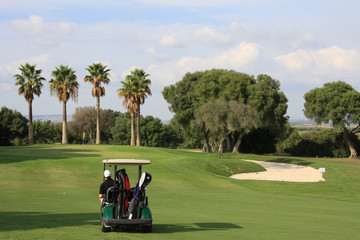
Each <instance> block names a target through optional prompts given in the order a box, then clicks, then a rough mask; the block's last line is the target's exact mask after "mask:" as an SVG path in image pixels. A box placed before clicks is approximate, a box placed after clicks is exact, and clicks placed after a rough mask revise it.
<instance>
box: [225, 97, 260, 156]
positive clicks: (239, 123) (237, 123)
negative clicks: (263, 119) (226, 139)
mask: <svg viewBox="0 0 360 240" xmlns="http://www.w3.org/2000/svg"><path fill="white" fill-rule="evenodd" d="M228 124H229V130H230V131H231V134H232V135H234V134H235V132H237V134H238V137H237V140H236V143H235V145H234V147H233V152H236V153H239V147H240V144H241V140H242V138H243V137H244V135H245V134H247V133H249V132H250V131H251V130H252V129H254V128H257V127H258V126H259V125H260V117H259V114H258V113H257V112H256V111H255V110H254V109H253V108H252V107H250V106H248V105H245V104H243V103H237V102H235V101H230V102H229V113H228Z"/></svg>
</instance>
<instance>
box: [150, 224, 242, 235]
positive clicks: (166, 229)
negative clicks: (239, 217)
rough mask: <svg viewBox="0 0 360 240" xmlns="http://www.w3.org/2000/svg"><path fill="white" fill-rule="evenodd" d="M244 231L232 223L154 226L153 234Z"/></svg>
mask: <svg viewBox="0 0 360 240" xmlns="http://www.w3.org/2000/svg"><path fill="white" fill-rule="evenodd" d="M229 229H242V227H241V226H238V225H236V224H232V223H215V222H212V223H193V224H154V225H153V229H152V232H153V233H176V232H197V231H211V230H229Z"/></svg>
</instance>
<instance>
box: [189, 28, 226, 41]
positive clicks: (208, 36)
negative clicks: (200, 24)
mask: <svg viewBox="0 0 360 240" xmlns="http://www.w3.org/2000/svg"><path fill="white" fill-rule="evenodd" d="M194 36H195V37H196V38H198V39H200V40H201V41H203V42H206V43H210V44H213V45H224V44H227V43H229V41H230V36H228V35H225V34H222V33H219V32H216V31H215V30H214V29H212V28H210V27H204V28H201V29H197V30H196V31H195V33H194Z"/></svg>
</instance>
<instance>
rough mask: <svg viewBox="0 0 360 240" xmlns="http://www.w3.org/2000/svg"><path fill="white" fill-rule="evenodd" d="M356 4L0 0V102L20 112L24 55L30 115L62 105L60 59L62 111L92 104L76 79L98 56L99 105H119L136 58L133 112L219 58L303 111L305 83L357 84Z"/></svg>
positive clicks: (291, 110)
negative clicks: (70, 84)
mask: <svg viewBox="0 0 360 240" xmlns="http://www.w3.org/2000/svg"><path fill="white" fill-rule="evenodd" d="M359 9H360V1H357V0H356V1H355V0H342V1H340V0H339V1H335V0H301V1H298V0H272V1H269V0H221V1H219V0H192V1H190V0H103V1H101V0H71V1H68V0H51V1H50V0H31V1H28V0H11V1H10V0H0V31H1V35H0V36H1V37H0V106H6V107H7V108H10V109H14V110H17V111H19V112H21V113H22V114H23V115H27V114H28V104H27V102H26V101H25V99H24V97H23V96H22V95H18V93H17V89H18V87H17V86H15V79H14V77H13V76H14V75H15V74H17V73H20V71H19V69H18V68H19V67H20V65H21V64H25V63H30V64H36V65H37V68H39V69H42V76H43V77H44V78H45V79H46V80H47V82H44V86H43V88H42V94H41V96H40V97H35V99H34V101H33V115H50V114H62V104H61V103H60V102H59V101H58V99H57V97H56V96H52V95H50V90H49V84H48V81H49V80H50V79H51V72H52V71H53V70H54V69H55V67H58V66H59V65H60V64H63V65H68V66H70V67H71V68H73V69H74V70H75V71H76V75H77V78H78V82H79V83H80V87H79V98H78V101H77V102H73V101H69V102H68V103H67V113H68V114H69V115H71V114H73V113H74V112H75V109H76V108H78V107H83V106H95V104H96V99H95V98H93V97H92V96H91V89H92V85H91V84H90V83H85V82H84V81H83V79H84V77H85V75H86V74H87V71H86V70H85V69H86V68H87V67H88V66H89V65H92V64H93V63H95V62H101V63H103V64H106V65H107V66H108V68H109V69H111V71H110V83H109V84H108V85H105V92H106V95H105V96H104V97H102V98H101V100H100V106H101V108H103V109H112V110H115V111H120V112H125V111H126V109H125V108H124V107H123V106H122V100H121V99H120V98H119V97H118V95H117V89H119V88H120V87H122V84H121V81H124V80H125V77H126V75H128V74H129V73H130V71H131V70H133V69H135V68H136V67H138V68H143V69H144V70H145V71H146V72H147V73H148V74H149V75H150V76H149V78H150V79H151V81H152V84H151V86H150V87H151V91H152V96H149V97H148V98H147V99H146V101H145V104H144V105H142V108H141V109H142V110H141V111H142V114H143V115H152V116H154V117H158V118H160V119H162V120H164V121H167V120H170V119H171V118H172V117H173V115H174V113H171V112H170V111H169V105H168V103H167V102H166V101H165V100H164V99H163V97H162V93H161V92H162V90H163V88H164V87H165V86H169V85H171V84H174V83H176V82H178V81H180V80H181V79H182V77H183V76H184V75H185V74H186V73H187V72H195V71H203V70H207V69H213V68H221V69H229V70H231V69H233V70H236V71H238V72H243V73H247V74H250V75H254V76H257V75H259V74H268V75H270V76H271V77H272V78H275V79H277V80H279V82H280V84H281V85H280V88H281V91H283V92H284V93H285V95H286V97H287V99H288V111H287V115H288V116H289V117H290V120H298V119H305V116H304V114H303V108H304V107H303V104H304V99H303V96H304V94H305V93H306V92H308V91H309V90H311V89H314V88H317V87H322V86H323V84H324V83H327V82H333V81H338V80H341V81H345V82H346V83H348V84H350V85H351V86H352V87H353V88H355V89H356V90H358V91H360V81H359V80H360V79H359V77H360V41H359V39H360V31H359V26H358V24H359V22H360V14H358V10H359Z"/></svg>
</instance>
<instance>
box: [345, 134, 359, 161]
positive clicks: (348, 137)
mask: <svg viewBox="0 0 360 240" xmlns="http://www.w3.org/2000/svg"><path fill="white" fill-rule="evenodd" d="M344 140H345V142H346V144H347V145H348V147H349V150H350V156H349V158H357V151H356V149H355V146H354V143H353V141H352V140H351V135H350V133H349V131H348V130H347V128H345V129H344Z"/></svg>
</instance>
